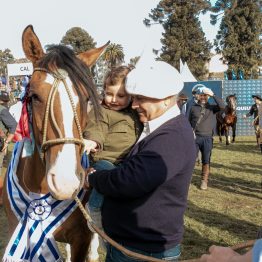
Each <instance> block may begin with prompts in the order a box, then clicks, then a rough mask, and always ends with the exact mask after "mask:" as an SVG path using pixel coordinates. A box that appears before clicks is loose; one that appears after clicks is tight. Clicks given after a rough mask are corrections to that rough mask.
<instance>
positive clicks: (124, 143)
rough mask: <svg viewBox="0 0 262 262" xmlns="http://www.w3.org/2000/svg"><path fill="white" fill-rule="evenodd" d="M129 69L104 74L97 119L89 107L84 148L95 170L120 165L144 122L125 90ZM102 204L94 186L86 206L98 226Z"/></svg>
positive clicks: (114, 70)
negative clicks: (100, 105) (102, 92)
mask: <svg viewBox="0 0 262 262" xmlns="http://www.w3.org/2000/svg"><path fill="white" fill-rule="evenodd" d="M129 72H130V69H129V68H128V67H126V66H119V67H117V68H114V69H112V71H110V72H109V73H108V74H107V75H106V77H105V81H104V99H103V101H102V111H101V117H100V118H99V121H98V122H97V121H96V119H95V116H94V112H93V111H92V110H91V112H90V114H89V116H90V117H89V119H88V123H87V126H86V128H85V131H84V134H83V135H84V138H85V149H86V151H87V153H90V152H91V161H92V162H93V165H92V167H93V168H94V169H95V170H105V169H107V170H108V169H113V168H115V167H116V166H117V165H119V164H121V162H122V161H123V159H124V158H125V156H126V155H127V154H128V153H129V151H130V150H131V148H132V146H133V145H134V144H135V143H136V141H137V139H138V138H139V136H140V134H141V132H142V129H143V125H142V124H141V123H140V122H139V118H138V115H137V113H136V112H135V111H134V110H133V109H132V108H131V96H130V95H129V94H128V93H127V92H126V91H125V79H126V76H127V74H128V73H129ZM102 204H103V196H102V195H101V194H99V193H98V192H97V191H96V190H95V189H93V190H92V192H91V195H90V198H89V202H88V209H89V211H90V215H91V217H92V219H93V221H94V222H95V223H96V225H97V226H98V227H100V228H102V223H101V206H102Z"/></svg>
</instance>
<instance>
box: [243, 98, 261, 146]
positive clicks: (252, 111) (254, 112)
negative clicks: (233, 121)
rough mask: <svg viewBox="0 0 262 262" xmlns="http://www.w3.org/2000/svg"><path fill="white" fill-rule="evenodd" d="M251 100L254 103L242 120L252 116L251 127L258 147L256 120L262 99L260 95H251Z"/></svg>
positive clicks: (257, 124)
mask: <svg viewBox="0 0 262 262" xmlns="http://www.w3.org/2000/svg"><path fill="white" fill-rule="evenodd" d="M252 98H253V100H254V102H255V104H253V105H252V106H251V108H250V110H249V112H248V113H247V114H245V115H243V118H247V117H250V116H254V122H253V126H254V129H255V134H256V139H257V145H259V120H258V117H257V116H258V108H259V107H260V106H261V105H262V102H261V101H262V98H261V96H260V95H252Z"/></svg>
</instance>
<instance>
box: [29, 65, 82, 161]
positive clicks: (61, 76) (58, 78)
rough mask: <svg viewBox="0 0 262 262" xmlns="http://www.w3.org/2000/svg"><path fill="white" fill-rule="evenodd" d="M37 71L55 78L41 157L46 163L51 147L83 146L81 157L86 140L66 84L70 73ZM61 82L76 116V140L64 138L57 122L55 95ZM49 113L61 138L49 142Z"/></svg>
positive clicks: (48, 101) (60, 70) (45, 116)
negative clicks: (45, 157) (59, 145)
mask: <svg viewBox="0 0 262 262" xmlns="http://www.w3.org/2000/svg"><path fill="white" fill-rule="evenodd" d="M36 71H40V72H46V73H47V74H50V75H51V76H52V77H53V78H54V82H53V85H52V87H51V90H50V92H49V95H48V99H47V104H46V109H45V115H44V129H43V141H42V145H41V152H40V157H41V159H42V160H43V161H44V153H45V152H46V151H47V150H48V148H49V147H51V146H54V145H58V144H76V145H80V146H81V155H82V154H83V152H84V146H85V144H84V140H83V135H82V129H81V126H80V121H79V117H78V115H77V112H76V106H75V103H74V100H73V97H72V94H71V92H70V89H69V88H68V85H67V82H66V78H67V77H68V73H67V72H66V71H64V70H62V69H58V70H57V71H56V72H55V73H54V72H51V71H49V70H47V69H45V68H35V69H34V72H36ZM60 82H62V83H63V85H64V87H65V90H66V93H67V95H68V98H69V101H70V104H71V108H72V110H73V114H74V120H75V123H76V126H77V130H78V134H79V138H75V137H63V135H62V132H61V130H60V128H59V126H58V124H57V121H56V119H55V115H54V100H55V95H56V93H57V89H58V86H59V84H60ZM49 113H50V117H51V121H52V123H53V125H54V127H55V130H56V131H57V133H58V135H59V138H56V139H50V140H47V139H46V136H47V124H48V118H49Z"/></svg>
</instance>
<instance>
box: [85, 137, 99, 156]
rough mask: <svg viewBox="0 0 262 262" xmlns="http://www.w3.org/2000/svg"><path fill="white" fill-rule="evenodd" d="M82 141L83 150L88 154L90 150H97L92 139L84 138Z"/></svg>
mask: <svg viewBox="0 0 262 262" xmlns="http://www.w3.org/2000/svg"><path fill="white" fill-rule="evenodd" d="M84 143H85V150H84V151H86V153H87V154H89V153H90V152H97V146H98V145H97V143H96V142H95V141H93V140H87V139H84Z"/></svg>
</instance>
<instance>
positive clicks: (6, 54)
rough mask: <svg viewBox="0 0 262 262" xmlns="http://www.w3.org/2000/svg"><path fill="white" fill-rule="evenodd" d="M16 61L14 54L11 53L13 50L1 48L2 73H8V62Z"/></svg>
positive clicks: (0, 66)
mask: <svg viewBox="0 0 262 262" xmlns="http://www.w3.org/2000/svg"><path fill="white" fill-rule="evenodd" d="M13 62H14V56H13V55H12V54H11V50H9V49H5V50H4V51H2V50H0V75H5V74H6V71H7V69H6V67H7V64H9V63H13Z"/></svg>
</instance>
